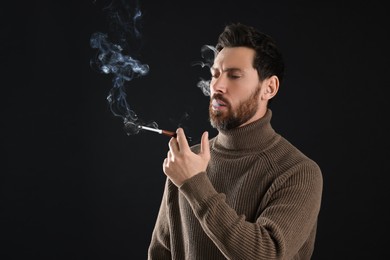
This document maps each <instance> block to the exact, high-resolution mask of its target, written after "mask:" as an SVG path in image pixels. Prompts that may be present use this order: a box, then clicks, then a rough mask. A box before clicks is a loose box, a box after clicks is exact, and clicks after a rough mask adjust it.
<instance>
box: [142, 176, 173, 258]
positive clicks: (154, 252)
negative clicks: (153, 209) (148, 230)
mask: <svg viewBox="0 0 390 260" xmlns="http://www.w3.org/2000/svg"><path fill="white" fill-rule="evenodd" d="M167 195H168V180H167V181H166V184H165V188H164V192H163V197H162V200H161V205H160V209H159V212H158V215H157V220H156V224H155V227H154V229H153V233H152V238H151V242H150V245H149V248H148V260H153V259H161V260H163V259H167V260H168V259H172V257H171V250H170V237H169V222H168V219H167Z"/></svg>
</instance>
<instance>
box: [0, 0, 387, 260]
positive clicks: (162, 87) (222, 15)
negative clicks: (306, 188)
mask: <svg viewBox="0 0 390 260" xmlns="http://www.w3.org/2000/svg"><path fill="white" fill-rule="evenodd" d="M109 4H110V1H99V0H96V1H38V2H27V1H26V3H24V2H20V1H14V2H13V3H12V4H11V3H7V4H2V5H1V7H0V10H1V19H2V20H1V35H0V43H1V46H0V47H1V50H0V55H1V56H0V60H1V70H0V71H1V97H2V98H1V107H2V108H1V114H2V115H1V135H0V137H1V150H2V155H1V157H2V166H1V198H0V199H1V232H0V234H1V239H2V241H1V250H0V254H1V258H2V259H31V258H37V259H146V256H147V247H148V245H149V240H150V236H151V232H152V229H153V226H154V221H155V218H156V216H157V211H158V207H159V204H160V199H161V195H162V191H163V183H164V180H165V176H164V174H163V172H162V167H161V164H162V161H163V159H164V158H165V155H166V152H167V150H168V147H167V142H168V140H169V138H168V137H165V136H161V135H158V134H155V133H150V132H142V133H140V134H138V135H133V136H128V135H126V134H125V133H124V131H123V129H122V126H123V123H122V120H121V119H120V118H118V117H115V116H113V114H112V113H111V111H110V110H109V107H108V104H107V100H106V96H107V94H108V91H109V90H110V89H111V87H112V83H111V79H112V77H111V76H110V75H106V74H102V73H99V72H97V71H96V70H93V69H92V68H91V66H90V59H91V58H92V57H93V56H94V55H95V54H96V50H95V49H92V48H91V46H90V45H89V39H90V36H91V35H92V33H94V32H108V31H109V26H108V24H109V21H108V19H107V13H106V12H105V9H104V8H105V7H107V6H108V5H109ZM140 8H141V11H142V13H143V16H142V31H141V33H142V42H141V47H142V48H140V51H139V53H138V54H139V56H138V58H139V59H140V60H141V61H142V62H143V63H145V64H148V65H149V66H150V72H149V73H148V75H146V76H144V77H141V78H138V79H135V80H133V81H131V82H130V83H129V86H128V87H127V91H128V92H127V94H128V102H129V104H130V106H131V107H132V108H133V109H134V110H135V112H136V113H137V114H138V116H139V117H140V118H142V119H143V120H145V121H156V122H157V123H158V125H159V126H160V127H161V128H164V129H169V130H175V129H176V127H177V126H178V125H182V126H183V127H185V129H186V131H187V133H188V134H189V135H191V136H192V137H193V139H194V140H195V141H196V140H197V139H198V138H199V137H200V135H201V133H202V132H203V131H205V130H208V131H210V134H211V136H214V135H215V134H216V132H215V131H214V130H213V129H211V127H210V126H209V123H208V118H207V117H208V116H207V106H208V97H206V96H204V95H203V94H202V92H201V91H200V90H199V88H197V86H196V83H197V81H198V80H199V77H200V76H203V77H206V76H207V75H208V73H205V71H204V70H201V69H200V68H198V67H194V66H192V65H191V64H192V63H193V62H194V61H199V60H200V59H201V57H200V48H201V46H203V45H204V44H212V45H213V44H215V43H216V40H217V36H218V35H219V33H220V32H221V31H222V29H223V27H224V26H225V24H227V23H229V22H236V21H239V22H243V23H247V24H250V25H253V26H255V27H257V28H259V29H261V30H262V31H264V32H266V33H269V34H270V35H272V36H273V37H274V38H275V39H276V41H277V42H278V44H279V46H280V48H281V50H282V52H283V53H284V56H285V61H286V78H285V81H284V83H283V85H282V86H281V88H280V91H279V93H278V95H277V97H276V98H275V99H274V101H273V104H272V106H271V109H272V110H273V115H274V116H273V119H272V123H273V126H274V128H275V129H276V130H277V131H278V132H279V133H281V134H282V135H284V136H285V137H286V138H287V139H288V140H290V141H291V142H292V143H293V144H295V145H296V146H297V147H298V148H299V149H301V150H302V151H303V152H304V153H306V154H307V155H308V156H309V157H311V158H312V159H314V160H315V161H316V162H317V163H318V164H319V165H320V167H321V169H322V171H323V177H324V192H323V200H322V208H321V212H320V216H319V226H318V235H317V241H316V248H315V252H314V256H313V259H316V260H317V259H386V258H389V257H390V253H389V250H388V249H387V248H386V246H387V243H386V242H385V241H386V240H385V236H386V235H387V234H388V233H389V225H388V219H389V202H388V198H389V189H388V183H387V180H388V174H389V173H390V171H389V167H388V165H387V161H386V160H387V157H388V155H389V150H388V149H389V142H388V138H387V135H386V136H385V134H387V130H388V127H387V126H385V124H386V122H387V121H388V118H389V117H388V112H387V111H388V109H387V99H388V97H387V94H388V87H389V77H388V75H389V73H390V70H389V65H388V61H389V58H390V56H389V47H388V46H389V44H390V41H389V28H388V26H387V23H388V22H389V20H390V19H389V18H388V12H387V9H386V8H385V7H384V6H383V5H382V4H380V3H379V1H378V2H377V1H356V2H355V1H351V2H350V3H346V2H342V1H337V2H335V3H331V2H323V3H318V2H314V1H296V2H292V1H247V0H241V1H202V0H201V1H192V2H187V1H151V0H148V1H140ZM187 115H188V116H187Z"/></svg>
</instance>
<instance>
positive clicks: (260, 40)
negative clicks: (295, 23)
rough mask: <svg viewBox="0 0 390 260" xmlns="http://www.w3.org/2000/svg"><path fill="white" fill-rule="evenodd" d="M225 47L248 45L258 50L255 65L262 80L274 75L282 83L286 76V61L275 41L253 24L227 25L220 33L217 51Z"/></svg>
mask: <svg viewBox="0 0 390 260" xmlns="http://www.w3.org/2000/svg"><path fill="white" fill-rule="evenodd" d="M225 47H248V48H251V49H254V50H255V51H256V55H255V58H254V60H253V67H254V68H255V69H256V70H257V73H258V75H259V78H260V80H264V79H266V78H269V77H271V76H273V75H276V76H277V77H278V78H279V81H280V83H281V82H282V80H283V76H284V61H283V57H282V54H281V53H280V51H279V49H278V47H277V46H276V43H275V41H274V40H273V39H272V38H271V37H270V36H269V35H267V34H265V33H262V32H259V31H258V30H256V29H255V28H253V27H251V26H247V25H244V24H241V23H232V24H230V25H227V26H226V27H225V29H224V31H223V32H222V33H221V34H220V35H219V38H218V43H217V45H216V49H217V51H218V52H219V51H221V50H222V49H223V48H225Z"/></svg>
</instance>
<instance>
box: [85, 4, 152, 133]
mask: <svg viewBox="0 0 390 260" xmlns="http://www.w3.org/2000/svg"><path fill="white" fill-rule="evenodd" d="M104 9H105V10H106V11H107V12H108V19H109V23H110V24H109V25H110V29H111V33H112V37H113V38H115V43H114V42H113V41H110V39H109V35H108V34H107V33H102V32H95V33H93V34H92V36H91V38H90V45H91V47H92V48H94V49H97V53H96V56H95V57H94V58H93V59H91V66H93V67H95V68H96V69H97V70H98V71H100V72H101V73H104V74H112V88H111V90H110V91H109V93H108V95H107V101H108V103H109V106H110V109H111V111H112V113H113V114H114V115H115V116H118V117H121V118H122V120H123V123H124V124H125V130H126V132H127V133H128V134H137V133H138V132H139V130H140V128H139V127H138V126H139V125H140V124H141V122H140V120H139V118H138V116H137V114H136V113H135V112H134V111H133V110H132V109H131V108H130V106H129V104H128V103H127V94H126V87H127V86H126V84H127V83H128V82H129V81H131V80H133V79H134V78H138V77H141V76H145V75H147V74H148V72H149V66H148V65H147V64H143V63H142V62H141V61H139V60H138V59H136V58H134V55H135V54H136V53H138V51H139V44H140V39H141V32H140V29H139V27H140V21H141V17H142V13H141V10H140V8H139V6H138V2H136V1H134V2H132V1H124V0H118V1H113V2H111V4H110V5H108V6H107V7H105V8H104ZM129 40H132V41H129ZM129 52H133V53H134V54H133V55H130V54H129ZM125 53H126V54H125ZM148 125H149V126H151V127H154V128H157V127H158V125H157V123H156V122H151V123H149V124H148Z"/></svg>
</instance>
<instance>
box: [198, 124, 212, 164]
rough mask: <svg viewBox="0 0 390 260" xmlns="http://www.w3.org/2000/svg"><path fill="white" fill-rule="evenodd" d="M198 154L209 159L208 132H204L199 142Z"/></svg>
mask: <svg viewBox="0 0 390 260" xmlns="http://www.w3.org/2000/svg"><path fill="white" fill-rule="evenodd" d="M200 155H201V156H202V157H205V158H206V159H210V143H209V132H207V131H206V132H204V133H203V135H202V140H201V143H200Z"/></svg>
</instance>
